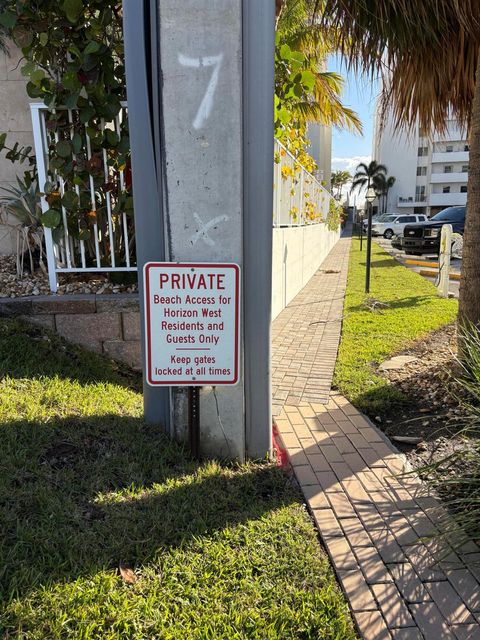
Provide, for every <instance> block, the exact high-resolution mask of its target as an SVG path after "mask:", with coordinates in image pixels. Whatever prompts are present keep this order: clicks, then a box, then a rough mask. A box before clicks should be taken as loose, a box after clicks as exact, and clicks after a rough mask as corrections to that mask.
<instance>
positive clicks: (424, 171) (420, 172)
mask: <svg viewBox="0 0 480 640" xmlns="http://www.w3.org/2000/svg"><path fill="white" fill-rule="evenodd" d="M426 175H427V167H417V176H426Z"/></svg>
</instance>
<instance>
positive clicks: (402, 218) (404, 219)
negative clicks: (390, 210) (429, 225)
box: [395, 216, 416, 224]
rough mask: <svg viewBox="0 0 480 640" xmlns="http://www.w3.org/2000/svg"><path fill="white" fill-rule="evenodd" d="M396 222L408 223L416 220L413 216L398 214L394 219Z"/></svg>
mask: <svg viewBox="0 0 480 640" xmlns="http://www.w3.org/2000/svg"><path fill="white" fill-rule="evenodd" d="M395 222H398V224H408V223H409V222H416V218H415V216H400V217H399V218H397V220H395Z"/></svg>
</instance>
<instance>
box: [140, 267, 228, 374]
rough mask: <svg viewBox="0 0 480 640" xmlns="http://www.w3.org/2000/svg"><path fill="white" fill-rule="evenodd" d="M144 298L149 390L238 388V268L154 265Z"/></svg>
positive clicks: (147, 269) (147, 273) (146, 269)
mask: <svg viewBox="0 0 480 640" xmlns="http://www.w3.org/2000/svg"><path fill="white" fill-rule="evenodd" d="M144 295H145V324H146V327H145V339H146V366H147V371H146V375H147V382H148V384H150V385H152V386H157V385H164V386H167V385H172V386H203V385H227V384H230V385H232V384H236V383H237V382H238V377H239V339H240V326H239V324H240V300H239V296H240V267H239V266H238V265H236V264H232V263H227V264H207V263H175V262H148V263H147V264H146V265H145V267H144Z"/></svg>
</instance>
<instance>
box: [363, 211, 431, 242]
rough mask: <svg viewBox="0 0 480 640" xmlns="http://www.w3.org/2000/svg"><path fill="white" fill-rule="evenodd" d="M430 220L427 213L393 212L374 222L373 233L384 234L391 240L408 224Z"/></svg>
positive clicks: (376, 234)
mask: <svg viewBox="0 0 480 640" xmlns="http://www.w3.org/2000/svg"><path fill="white" fill-rule="evenodd" d="M427 220H428V218H427V216H426V215H418V214H415V215H413V214H409V215H397V214H391V215H389V216H388V217H386V218H385V219H384V220H381V221H379V222H374V223H372V235H374V236H383V237H384V238H387V240H390V239H391V238H392V237H393V236H394V235H398V234H399V233H403V230H404V228H405V226H406V225H407V224H415V223H417V222H426V221H427Z"/></svg>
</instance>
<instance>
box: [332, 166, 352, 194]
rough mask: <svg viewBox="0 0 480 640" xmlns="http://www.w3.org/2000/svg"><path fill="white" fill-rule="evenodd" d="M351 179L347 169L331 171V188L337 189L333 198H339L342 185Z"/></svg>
mask: <svg viewBox="0 0 480 640" xmlns="http://www.w3.org/2000/svg"><path fill="white" fill-rule="evenodd" d="M351 179H352V176H351V175H350V173H349V172H348V171H341V170H338V171H332V178H331V184H332V190H333V189H336V190H337V192H336V194H335V198H336V199H337V200H340V198H341V195H342V189H343V187H344V186H345V185H346V184H348V183H349V182H350V181H351Z"/></svg>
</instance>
